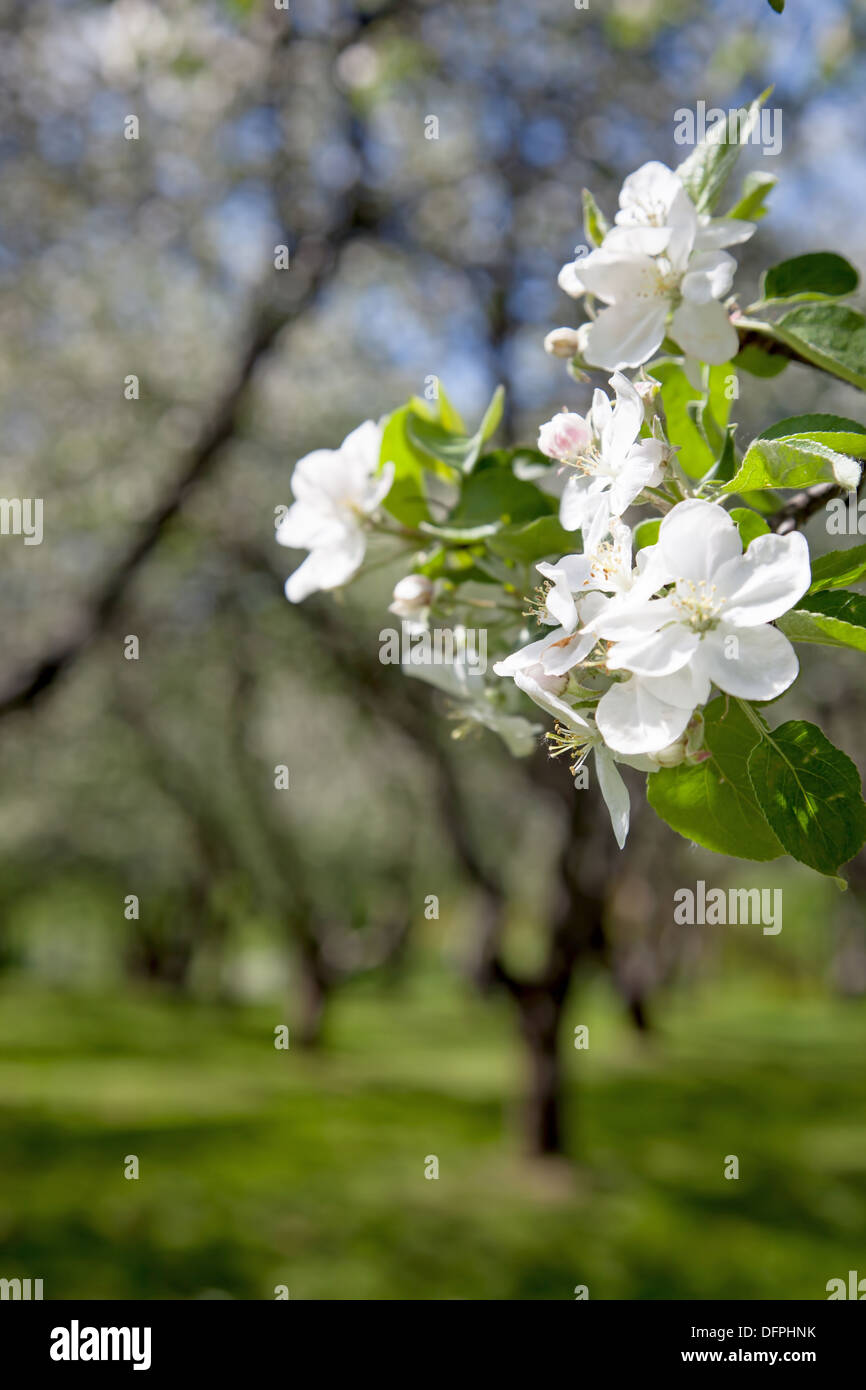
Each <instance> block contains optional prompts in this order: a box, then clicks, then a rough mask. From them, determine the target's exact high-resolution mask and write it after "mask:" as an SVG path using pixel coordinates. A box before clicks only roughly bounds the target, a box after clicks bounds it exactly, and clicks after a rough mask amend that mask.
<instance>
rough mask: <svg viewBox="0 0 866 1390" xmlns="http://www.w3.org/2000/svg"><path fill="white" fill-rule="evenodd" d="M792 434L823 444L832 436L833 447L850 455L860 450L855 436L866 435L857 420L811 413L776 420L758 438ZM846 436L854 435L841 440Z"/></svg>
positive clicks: (860, 441)
mask: <svg viewBox="0 0 866 1390" xmlns="http://www.w3.org/2000/svg"><path fill="white" fill-rule="evenodd" d="M792 434H794V435H813V436H816V437H817V438H818V439H820V440H822V441H823V442H824V443H825V444H827V443H829V442H830V436H831V435H833V436H835V443H834V444H833V447H834V448H836V449H841V450H842V451H843V452H845V453H850V452H851V451H852V450H856V449H858V448H862V446H863V445H862V440H860V439H858V438H856V436H858V435H866V425H861V424H860V421H859V420H849V419H848V417H847V416H846V415H828V414H825V413H824V412H816V411H813V412H812V413H811V414H810V415H788V416H787V417H786V418H785V419H784V420H777V421H776V423H775V424H774V425H768V426H767V428H766V429H765V430H761V433H760V434H759V435H758V438H759V439H785V438H787V437H788V436H790V435H792ZM846 435H854V436H855V438H853V439H850V438H843V436H846Z"/></svg>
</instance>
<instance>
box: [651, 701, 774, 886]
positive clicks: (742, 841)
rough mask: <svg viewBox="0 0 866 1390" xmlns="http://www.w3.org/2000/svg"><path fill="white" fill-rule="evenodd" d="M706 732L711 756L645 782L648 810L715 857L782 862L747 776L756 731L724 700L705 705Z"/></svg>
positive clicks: (683, 764) (666, 771)
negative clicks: (718, 855)
mask: <svg viewBox="0 0 866 1390" xmlns="http://www.w3.org/2000/svg"><path fill="white" fill-rule="evenodd" d="M726 706H727V709H726ZM704 728H705V742H706V746H707V749H708V750H709V752H710V753H711V754H712V756H711V757H710V758H708V759H707V760H706V761H705V762H702V763H697V764H695V765H690V764H689V763H681V764H680V765H679V767H671V768H663V769H662V770H661V771H660V772H654V773H652V774H651V776H650V777H649V778H648V779H647V796H648V798H649V803H650V805H651V806H652V808H653V810H654V811H655V812H656V814H657V815H659V816H661V818H662V820H663V821H666V822H667V824H668V825H670V826H671V827H672V829H674V830H676V831H677V833H678V834H680V835H683V836H685V838H686V839H687V840H694V841H695V842H696V843H697V844H699V845H703V846H704V847H705V848H706V849H711V850H715V852H716V853H717V854H732V855H735V856H736V857H737V858H738V859H758V860H767V859H776V858H778V856H779V855H780V854H782V853H783V850H782V846H781V845H780V844H779V841H778V840H777V838H776V836H775V835H774V834H773V831H772V830H771V829H770V826H769V825H768V824H767V820H766V817H765V816H764V814H763V812H762V811H761V809H760V807H759V805H758V803H757V800H756V798H755V794H754V792H753V790H752V785H751V782H750V781H749V776H748V770H747V768H748V760H749V755H750V753H751V752H752V749H753V748H754V747H755V745H756V744H757V742H758V740H759V738H760V735H759V733H758V731H757V730H756V729H755V728H754V726H753V725H752V723H751V722H750V721H749V719H748V718H747V717H746V715H745V714H743V712H742V710H740V709H739V708H738V706H737V705H735V704H733V703H731V704H729V703H728V701H727V700H726V699H716V700H713V701H712V703H711V704H709V705H707V707H706V709H705V710H704Z"/></svg>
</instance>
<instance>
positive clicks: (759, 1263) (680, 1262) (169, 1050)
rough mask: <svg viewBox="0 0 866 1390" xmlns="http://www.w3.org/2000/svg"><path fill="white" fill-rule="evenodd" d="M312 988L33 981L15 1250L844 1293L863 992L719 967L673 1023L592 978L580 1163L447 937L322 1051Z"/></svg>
mask: <svg viewBox="0 0 866 1390" xmlns="http://www.w3.org/2000/svg"><path fill="white" fill-rule="evenodd" d="M284 1013H285V1010H283V1009H280V1008H279V1007H275V1006H268V1005H264V1006H263V1005H258V1004H257V1005H255V1006H254V1007H251V1006H248V1005H244V1006H234V1007H225V1008H219V1007H209V1006H208V1007H205V1006H201V1005H195V1004H185V1003H172V1002H170V1001H163V1000H159V1001H154V1000H153V999H151V998H148V996H146V995H143V996H141V997H139V998H135V997H132V998H131V997H130V996H129V995H126V996H122V997H117V996H113V995H108V994H99V995H93V994H88V995H82V994H73V993H63V992H57V991H49V990H47V989H44V988H41V989H32V988H19V987H18V986H16V987H15V989H14V990H12V989H10V981H9V980H8V979H7V981H6V983H5V984H4V986H3V989H2V992H0V1107H2V1127H0V1252H2V1259H0V1274H2V1275H4V1276H6V1277H12V1276H20V1277H28V1276H29V1277H32V1278H42V1279H43V1280H44V1286H45V1297H46V1298H95V1299H100V1298H123V1299H127V1298H182V1299H189V1298H203V1297H211V1298H214V1297H229V1298H242V1299H250V1298H266V1299H267V1298H273V1297H274V1288H275V1286H277V1285H279V1284H285V1285H287V1286H288V1288H289V1290H290V1296H291V1298H292V1299H357V1298H361V1299H400V1298H403V1299H434V1300H435V1299H518V1300H519V1299H572V1298H573V1297H574V1292H573V1290H574V1287H575V1285H578V1284H586V1285H588V1287H589V1293H590V1297H591V1298H593V1299H607V1298H619V1299H622V1298H636V1299H662V1298H671V1299H686V1298H702V1299H707V1298H717V1297H726V1298H738V1299H763V1298H807V1299H823V1298H826V1292H825V1286H826V1283H827V1281H828V1280H829V1279H831V1278H834V1277H840V1276H841V1277H845V1276H846V1272H847V1271H848V1270H849V1269H852V1268H862V1267H863V1261H864V1251H866V1115H864V1112H863V1106H862V1076H861V1069H862V1046H863V1044H862V1039H863V1028H864V1021H866V1019H864V1014H866V1003H864V1002H863V1001H858V1000H852V1001H846V1000H840V999H838V998H833V997H831V996H829V995H827V994H824V993H819V992H818V991H817V990H816V988H815V986H814V985H810V986H807V985H806V984H805V983H798V982H796V981H792V980H790V979H788V980H778V979H769V980H767V979H763V978H762V979H759V980H757V981H756V980H754V979H753V980H752V981H751V982H750V983H749V984H748V985H744V984H743V983H740V984H738V985H737V987H736V988H735V989H734V988H732V987H726V986H722V985H720V983H719V982H718V981H713V980H707V981H706V982H705V983H704V984H702V985H700V986H699V987H698V988H697V989H696V990H694V991H692V992H691V993H690V994H688V995H674V996H670V997H669V998H668V999H667V1000H666V1003H665V1008H664V1011H663V1012H662V1013H661V1018H662V1029H661V1032H660V1033H659V1035H658V1036H657V1037H656V1038H655V1039H654V1040H650V1041H649V1042H644V1041H642V1040H641V1038H639V1037H638V1036H637V1035H635V1034H634V1033H633V1032H631V1031H630V1030H629V1028H628V1026H627V1024H626V1023H625V1022H624V1021H623V1018H622V1008H621V1004H620V1003H619V1001H617V1000H616V999H614V998H613V997H612V996H611V994H610V992H609V988H608V986H607V985H604V984H602V983H598V984H596V985H594V986H592V987H591V988H590V989H589V990H588V991H587V992H585V993H584V994H583V995H581V996H578V997H577V999H576V1000H575V1001H574V1002H573V1004H572V1007H571V1009H570V1011H569V1021H570V1022H574V1023H578V1022H582V1023H586V1024H588V1025H589V1033H590V1048H589V1050H588V1051H583V1052H577V1051H575V1050H574V1049H573V1048H569V1049H568V1068H569V1076H570V1078H571V1080H572V1081H573V1082H574V1083H575V1085H574V1089H573V1092H572V1094H571V1097H570V1103H569V1116H568V1118H569V1123H570V1127H571V1130H572V1146H573V1149H574V1152H575V1153H576V1154H577V1155H578V1162H577V1163H574V1164H568V1163H565V1162H558V1161H553V1162H551V1163H547V1164H541V1165H539V1164H534V1165H533V1164H528V1163H526V1162H525V1161H524V1160H522V1159H521V1158H520V1155H519V1151H518V1149H517V1146H516V1142H515V1133H514V1127H513V1126H512V1125H511V1124H510V1121H511V1118H512V1116H511V1110H512V1107H513V1105H514V1104H515V1103H516V1077H517V1076H518V1074H519V1066H520V1061H521V1059H520V1057H519V1055H518V1053H517V1051H516V1045H515V1041H514V1031H513V1027H512V1020H511V1018H510V1016H509V1015H508V1013H507V1009H506V1005H505V1003H504V1002H503V1003H502V1004H501V1006H497V1005H496V1004H490V1003H488V1002H484V1001H480V1000H478V999H477V998H476V997H474V996H473V995H472V994H470V993H469V992H468V991H462V990H461V988H460V987H459V985H457V984H455V981H454V979H453V977H452V976H449V975H447V974H446V973H445V971H444V969H443V968H442V967H441V966H440V965H438V964H436V963H435V962H434V963H429V962H427V963H425V962H423V961H422V962H421V963H420V964H418V963H416V965H415V966H414V967H413V969H412V970H411V972H410V974H409V976H408V978H407V979H406V980H405V981H404V983H403V985H402V987H401V988H400V989H393V988H392V989H388V988H387V987H383V985H382V983H381V981H376V980H374V979H368V980H366V981H363V982H360V983H358V984H356V985H354V986H352V987H350V988H348V989H347V990H345V991H344V992H343V993H342V994H341V995H340V997H339V998H338V999H337V1001H336V1005H335V1007H334V1009H333V1013H332V1015H331V1017H330V1020H329V1026H328V1036H327V1040H326V1045H325V1047H324V1049H323V1051H322V1052H321V1053H319V1054H318V1055H311V1054H304V1053H303V1052H301V1051H299V1050H296V1049H295V1048H292V1049H290V1050H289V1051H288V1052H285V1051H278V1050H276V1049H275V1048H274V1046H273V1030H274V1027H275V1025H276V1024H277V1023H279V1022H281V1021H283V1015H284ZM565 1042H566V1046H567V1047H568V1039H566V1040H565ZM130 1154H136V1155H137V1156H138V1157H139V1160H140V1173H141V1176H140V1179H139V1180H138V1181H132V1180H127V1179H125V1178H124V1176H123V1169H124V1160H125V1158H126V1156H127V1155H130ZM433 1154H435V1155H436V1156H437V1157H438V1159H439V1171H440V1176H439V1178H438V1180H427V1179H425V1177H424V1167H425V1159H426V1158H427V1156H428V1155H433ZM730 1154H736V1155H737V1156H738V1158H739V1163H740V1177H739V1179H738V1180H736V1181H733V1180H725V1178H724V1176H723V1170H724V1166H725V1160H726V1156H727V1155H730Z"/></svg>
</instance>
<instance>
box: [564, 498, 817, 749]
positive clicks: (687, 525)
mask: <svg viewBox="0 0 866 1390" xmlns="http://www.w3.org/2000/svg"><path fill="white" fill-rule="evenodd" d="M642 553H645V554H646V560H645V562H644V571H643V576H642V583H641V586H640V588H639V589H638V588H632V590H631V591H629V592H628V593H626V594H625V595H624V596H622V597H621V598H619V599H617V600H615V601H614V602H611V603H609V604H607V605H606V607H605V609H604V610H603V611H602V612H601V613H600V614H599V615H598V617H597V619H595V620H594V621H591V622H590V624H589V627H591V629H592V630H593V631H594V632H595V633H596V634H597V635H598V636H599V637H602V638H604V639H605V640H607V641H610V642H611V643H612V645H611V647H610V650H609V652H608V655H607V667H608V669H609V670H610V671H613V672H625V673H628V677H627V679H625V680H619V681H617V683H616V684H614V685H613V686H612V687H611V688H610V690H608V691H607V692H606V693H605V695H603V696H602V699H601V701H600V702H599V705H598V711H597V716H596V717H597V720H598V726H599V728H600V729H601V731H602V733H603V735H604V738H605V740H606V742H607V743H608V744H609V745H610V746H611V747H612V748H614V749H618V750H620V751H622V752H625V753H653V752H656V751H658V750H659V749H661V748H664V747H665V746H666V745H668V744H670V743H672V742H674V741H675V740H676V739H678V738H679V737H680V735H681V734H682V732H683V730H684V729H685V727H686V725H687V724H688V722H689V719H690V718H691V715H692V712H693V711H694V709H695V708H696V707H697V706H698V705H702V704H704V703H705V702H706V700H707V699H708V697H709V693H710V688H711V686H712V685H715V686H717V687H718V689H719V690H722V691H724V692H726V693H727V694H729V695H735V696H738V697H740V698H742V699H748V700H772V699H774V698H775V697H776V696H777V695H780V694H781V693H782V692H783V691H784V690H787V688H788V686H789V685H790V684H791V682H792V681H793V680H794V679H795V677H796V675H797V671H798V669H799V668H798V662H797V657H796V654H795V652H794V649H793V647H792V646H791V643H790V642H789V641H788V639H787V637H785V636H784V634H783V633H781V632H779V630H778V629H777V628H775V627H772V626H770V624H771V622H772V620H773V619H774V618H778V617H780V616H781V614H782V613H785V612H787V610H788V609H789V608H791V607H792V606H793V604H795V603H796V602H797V600H798V599H799V598H801V597H802V595H803V594H804V593H805V592H806V590H807V589H808V587H809V583H810V579H811V574H810V566H809V548H808V546H807V544H806V541H805V538H804V537H803V536H802V535H800V533H799V532H793V533H792V534H790V535H787V536H777V535H763V536H758V537H757V538H756V539H755V540H753V541H752V543H751V545H750V546H749V548H748V550H746V552H745V553H743V547H742V541H741V539H740V533H739V531H738V530H737V527H736V524H735V523H734V521H733V520H732V518H731V517H730V515H729V514H728V513H727V512H726V511H725V510H724V509H723V508H722V507H721V506H719V505H717V504H715V503H712V502H705V501H701V500H699V499H696V498H692V499H690V500H688V501H686V502H680V503H679V504H678V505H677V506H675V507H674V508H673V510H672V511H670V512H669V513H668V515H667V516H666V517H665V518H664V520H663V521H662V524H661V527H660V529H659V538H658V543H657V544H656V545H655V546H651V547H647V548H646V552H642ZM647 587H651V588H652V590H653V591H654V592H656V593H657V595H658V596H657V597H647V596H646V591H647ZM659 591H663V592H659Z"/></svg>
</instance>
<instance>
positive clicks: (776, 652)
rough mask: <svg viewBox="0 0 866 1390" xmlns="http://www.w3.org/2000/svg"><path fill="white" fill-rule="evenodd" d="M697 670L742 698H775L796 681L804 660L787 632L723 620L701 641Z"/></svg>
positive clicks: (723, 688) (725, 689)
mask: <svg viewBox="0 0 866 1390" xmlns="http://www.w3.org/2000/svg"><path fill="white" fill-rule="evenodd" d="M695 665H696V669H699V670H701V671H703V673H704V674H705V675H706V676H707V677H708V678H709V679H710V680H711V681H712V682H713V684H714V685H717V686H718V687H719V689H720V690H724V691H725V692H726V694H728V695H737V696H739V698H740V699H741V700H774V699H775V698H776V696H777V695H781V694H782V691H783V690H787V689H788V686H789V685H790V684H791V683H792V681H794V680H796V678H797V672H798V671H799V669H800V663H799V662H798V660H797V654H796V652H795V651H794V648H793V647H792V646H791V643H790V642H789V641H788V639H787V637H786V636H785V634H784V633H783V632H780V631H779V629H778V628H775V627H770V626H768V625H767V626H761V627H738V628H735V627H733V626H732V625H731V624H729V623H724V622H723V623H720V624H719V626H718V627H717V628H716V629H715V630H714V631H713V632H708V633H706V634H705V636H704V640H703V641H702V642H701V644H700V647H699V650H698V654H697V657H696V658H695Z"/></svg>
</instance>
